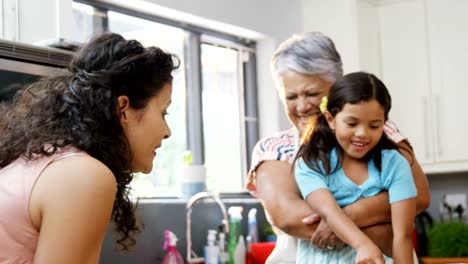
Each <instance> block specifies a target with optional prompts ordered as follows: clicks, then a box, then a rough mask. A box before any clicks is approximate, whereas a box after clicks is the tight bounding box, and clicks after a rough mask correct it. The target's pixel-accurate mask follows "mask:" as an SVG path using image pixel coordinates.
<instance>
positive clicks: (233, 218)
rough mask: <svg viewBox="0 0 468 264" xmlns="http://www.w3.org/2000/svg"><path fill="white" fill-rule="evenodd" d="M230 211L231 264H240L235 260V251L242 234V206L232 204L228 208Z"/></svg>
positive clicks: (229, 248) (229, 243)
mask: <svg viewBox="0 0 468 264" xmlns="http://www.w3.org/2000/svg"><path fill="white" fill-rule="evenodd" d="M228 213H229V242H228V251H229V264H238V263H237V262H235V251H236V247H237V243H238V241H239V236H240V235H241V234H242V207H241V206H232V207H229V209H228Z"/></svg>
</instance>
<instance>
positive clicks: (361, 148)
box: [294, 72, 416, 263]
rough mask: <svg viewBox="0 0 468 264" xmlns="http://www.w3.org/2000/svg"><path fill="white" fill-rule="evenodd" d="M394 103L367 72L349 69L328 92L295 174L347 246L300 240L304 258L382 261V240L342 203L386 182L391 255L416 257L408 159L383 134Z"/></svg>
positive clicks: (403, 259) (301, 258)
mask: <svg viewBox="0 0 468 264" xmlns="http://www.w3.org/2000/svg"><path fill="white" fill-rule="evenodd" d="M327 101H328V102H327ZM390 108H391V98H390V94H389V93H388V91H387V89H386V87H385V85H384V84H383V83H382V82H381V81H380V80H379V79H377V78H376V77H375V76H374V75H372V74H369V73H364V72H357V73H351V74H348V75H345V76H344V77H343V78H342V79H340V80H338V81H337V82H336V83H335V84H334V85H333V86H332V88H331V90H330V93H329V97H328V100H327V97H323V98H322V104H321V107H320V110H321V112H322V114H321V115H319V116H318V117H317V118H316V119H315V120H314V121H315V122H316V124H314V126H313V129H311V130H309V131H308V133H307V134H306V136H305V137H304V141H303V145H302V146H301V147H300V149H299V151H298V154H297V156H296V160H295V168H294V169H295V177H296V181H297V183H298V186H299V189H300V191H301V193H302V195H303V197H304V198H305V199H306V201H307V202H308V203H309V204H310V206H311V207H312V209H313V210H314V211H315V212H317V213H318V214H319V215H320V216H321V217H322V218H323V219H325V220H326V221H327V223H328V225H329V226H330V228H331V229H332V230H333V232H335V234H336V235H337V236H338V237H339V238H340V239H341V240H343V241H344V242H345V243H346V244H348V245H349V246H345V247H344V248H341V249H334V248H332V247H325V248H324V249H322V248H320V247H318V246H315V245H314V244H312V243H309V241H304V240H302V241H300V242H299V249H298V256H297V261H298V263H338V260H340V261H341V263H343V262H342V261H343V259H346V260H347V262H346V263H384V262H385V260H384V256H383V254H382V253H381V251H380V250H379V249H378V247H377V246H376V245H375V244H374V243H373V242H372V241H371V240H370V239H369V238H368V237H367V236H366V235H365V234H364V233H363V232H362V231H361V230H360V229H359V228H358V227H357V226H356V225H355V224H354V223H353V222H352V221H351V220H350V219H349V218H348V216H346V215H345V214H344V213H343V211H342V210H341V207H343V206H346V205H349V204H351V203H354V202H355V201H357V200H359V199H360V198H364V197H370V196H374V195H377V194H378V193H380V192H381V191H382V190H387V191H388V193H389V200H390V203H391V216H392V229H393V235H394V238H393V260H394V262H395V263H412V262H413V253H412V252H413V247H412V240H411V232H412V229H413V220H414V216H415V210H416V207H415V199H414V197H416V188H415V185H414V182H413V178H412V175H411V169H410V166H409V164H408V161H407V160H406V159H405V158H404V157H403V156H402V155H401V154H400V153H399V152H398V151H397V150H396V149H397V146H396V145H395V144H394V143H393V142H392V141H390V140H389V139H388V138H387V137H386V136H385V135H384V134H383V132H384V123H385V121H386V120H387V118H388V113H389V111H390ZM311 240H314V237H312V239H311ZM389 261H391V260H389Z"/></svg>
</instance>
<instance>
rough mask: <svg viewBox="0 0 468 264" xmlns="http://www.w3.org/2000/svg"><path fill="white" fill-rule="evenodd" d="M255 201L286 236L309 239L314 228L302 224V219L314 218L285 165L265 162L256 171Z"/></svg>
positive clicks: (277, 162) (288, 168)
mask: <svg viewBox="0 0 468 264" xmlns="http://www.w3.org/2000/svg"><path fill="white" fill-rule="evenodd" d="M255 179H256V190H257V197H258V198H259V199H260V200H261V202H262V205H263V207H264V208H265V210H266V211H267V213H268V215H269V216H270V218H271V220H272V221H273V224H274V225H275V226H276V227H278V228H279V229H281V230H282V231H284V232H286V233H287V234H289V235H292V236H295V237H300V238H303V239H309V238H310V237H311V236H312V234H313V232H314V231H315V228H316V227H317V224H316V223H314V224H307V225H306V224H304V223H303V222H302V219H303V218H305V217H306V216H309V215H311V214H313V211H312V209H311V208H310V206H309V205H308V204H307V202H306V201H304V200H303V199H302V198H301V197H300V194H299V189H298V187H297V184H296V180H295V179H294V175H293V174H292V171H291V164H289V163H288V162H285V161H264V162H263V163H262V164H260V165H259V167H258V168H257V170H256V174H255Z"/></svg>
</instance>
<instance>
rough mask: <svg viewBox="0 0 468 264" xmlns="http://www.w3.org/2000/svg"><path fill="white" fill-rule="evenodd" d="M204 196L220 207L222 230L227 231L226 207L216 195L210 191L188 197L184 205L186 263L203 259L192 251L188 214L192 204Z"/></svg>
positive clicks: (190, 212)
mask: <svg viewBox="0 0 468 264" xmlns="http://www.w3.org/2000/svg"><path fill="white" fill-rule="evenodd" d="M205 198H211V199H213V200H214V201H215V202H216V203H217V204H218V206H219V208H220V209H221V212H222V213H223V220H222V224H223V231H224V233H226V234H227V233H228V232H229V224H228V217H227V213H226V207H225V206H224V203H223V202H222V201H221V199H219V197H218V196H217V195H214V194H212V193H210V192H199V193H197V194H195V195H194V196H192V197H190V199H189V200H188V202H187V206H186V207H185V219H186V230H185V232H186V239H187V263H202V262H203V261H204V258H201V257H198V256H197V255H196V254H195V253H194V252H192V234H191V233H192V230H191V221H190V215H191V214H192V206H193V205H194V204H195V203H196V202H197V201H199V200H202V199H205ZM192 254H193V255H194V258H192Z"/></svg>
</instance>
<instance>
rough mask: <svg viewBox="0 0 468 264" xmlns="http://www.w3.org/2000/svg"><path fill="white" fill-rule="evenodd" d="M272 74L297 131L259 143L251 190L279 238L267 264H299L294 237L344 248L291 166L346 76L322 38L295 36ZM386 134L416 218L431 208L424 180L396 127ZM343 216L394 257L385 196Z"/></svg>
mask: <svg viewBox="0 0 468 264" xmlns="http://www.w3.org/2000/svg"><path fill="white" fill-rule="evenodd" d="M271 68H272V73H273V77H274V78H275V81H276V84H277V88H278V93H279V95H280V98H281V101H282V102H283V105H284V108H285V111H286V114H287V116H288V118H289V120H290V122H291V124H292V125H293V127H292V128H291V129H289V130H286V131H281V132H278V133H276V134H275V135H273V136H270V137H266V138H263V139H262V140H260V141H259V142H258V143H257V145H256V147H255V148H254V150H253V154H252V167H251V169H250V171H249V175H248V183H247V188H248V189H249V190H250V191H252V192H253V193H254V194H255V195H256V196H257V197H258V198H259V199H260V200H261V201H262V204H263V206H264V208H265V210H266V213H267V215H268V217H269V220H270V221H271V223H272V224H273V225H274V226H276V227H277V228H279V229H280V230H282V231H279V232H278V241H277V245H276V248H275V250H274V251H273V253H272V254H271V255H270V257H269V259H268V261H267V263H296V244H297V241H296V239H295V238H293V236H294V237H297V238H302V239H311V240H312V242H313V243H315V244H316V245H318V246H319V247H321V248H328V249H330V250H333V249H334V248H337V247H338V248H339V247H342V246H343V242H342V241H340V240H339V238H337V237H336V236H335V235H334V234H333V233H332V232H331V231H330V229H329V228H328V226H327V223H326V222H325V221H323V220H320V219H318V217H317V216H316V215H315V214H314V212H313V211H312V210H311V208H310V207H309V205H308V204H307V203H306V201H304V200H303V199H302V197H301V196H300V193H299V190H298V187H297V185H296V181H295V180H294V175H293V173H292V168H291V163H292V162H293V160H294V156H295V154H296V152H297V149H298V146H299V139H300V138H301V136H302V135H303V133H305V131H306V130H307V126H308V125H309V121H310V120H311V118H313V117H314V116H315V115H316V114H317V113H319V111H320V109H319V105H320V101H321V98H322V97H323V96H326V95H327V94H328V91H329V89H330V87H331V86H332V85H333V83H334V82H335V81H336V80H337V79H338V78H340V77H341V76H342V75H343V69H342V62H341V57H340V54H339V53H338V51H337V50H336V48H335V45H334V43H333V42H332V40H331V39H330V38H328V37H327V36H325V35H323V34H321V33H318V32H313V33H305V34H301V35H294V36H292V37H291V38H289V39H288V40H286V41H285V42H283V43H282V44H281V45H280V46H279V48H278V49H277V51H276V53H275V54H274V56H273V59H272V64H271ZM384 130H385V134H386V135H387V136H388V137H389V138H390V139H391V140H393V141H394V142H395V143H397V144H398V145H399V146H400V147H401V148H402V150H403V151H401V153H402V154H403V155H404V156H405V157H406V158H407V159H408V161H409V163H410V165H411V170H412V173H413V177H414V181H415V184H416V188H417V191H418V196H417V212H421V211H422V210H424V209H426V208H427V207H428V206H429V200H430V198H429V190H428V189H429V188H428V184H427V179H426V176H425V175H424V173H423V171H422V169H421V167H420V165H419V164H418V162H417V160H416V159H415V158H414V154H413V153H411V152H412V148H411V146H410V144H409V142H408V140H407V138H405V137H404V136H403V135H402V134H401V133H400V132H399V130H398V128H397V127H396V126H395V124H394V123H393V122H392V121H390V120H389V121H388V122H387V123H386V124H385V129H384ZM343 210H344V212H345V213H346V214H347V215H348V216H349V217H350V218H351V219H352V220H353V221H354V222H355V223H356V225H358V226H359V227H360V228H361V229H362V230H363V231H364V232H365V233H366V234H367V235H368V236H369V237H370V238H371V239H372V240H373V241H374V242H375V243H376V244H377V245H378V246H379V247H380V249H381V250H382V251H383V252H384V253H385V254H386V255H391V241H392V231H391V225H390V221H391V216H390V205H389V202H388V194H387V192H383V193H381V194H379V195H377V196H375V197H371V198H363V199H360V200H359V201H357V202H355V203H354V204H351V205H349V206H347V207H344V208H343Z"/></svg>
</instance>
